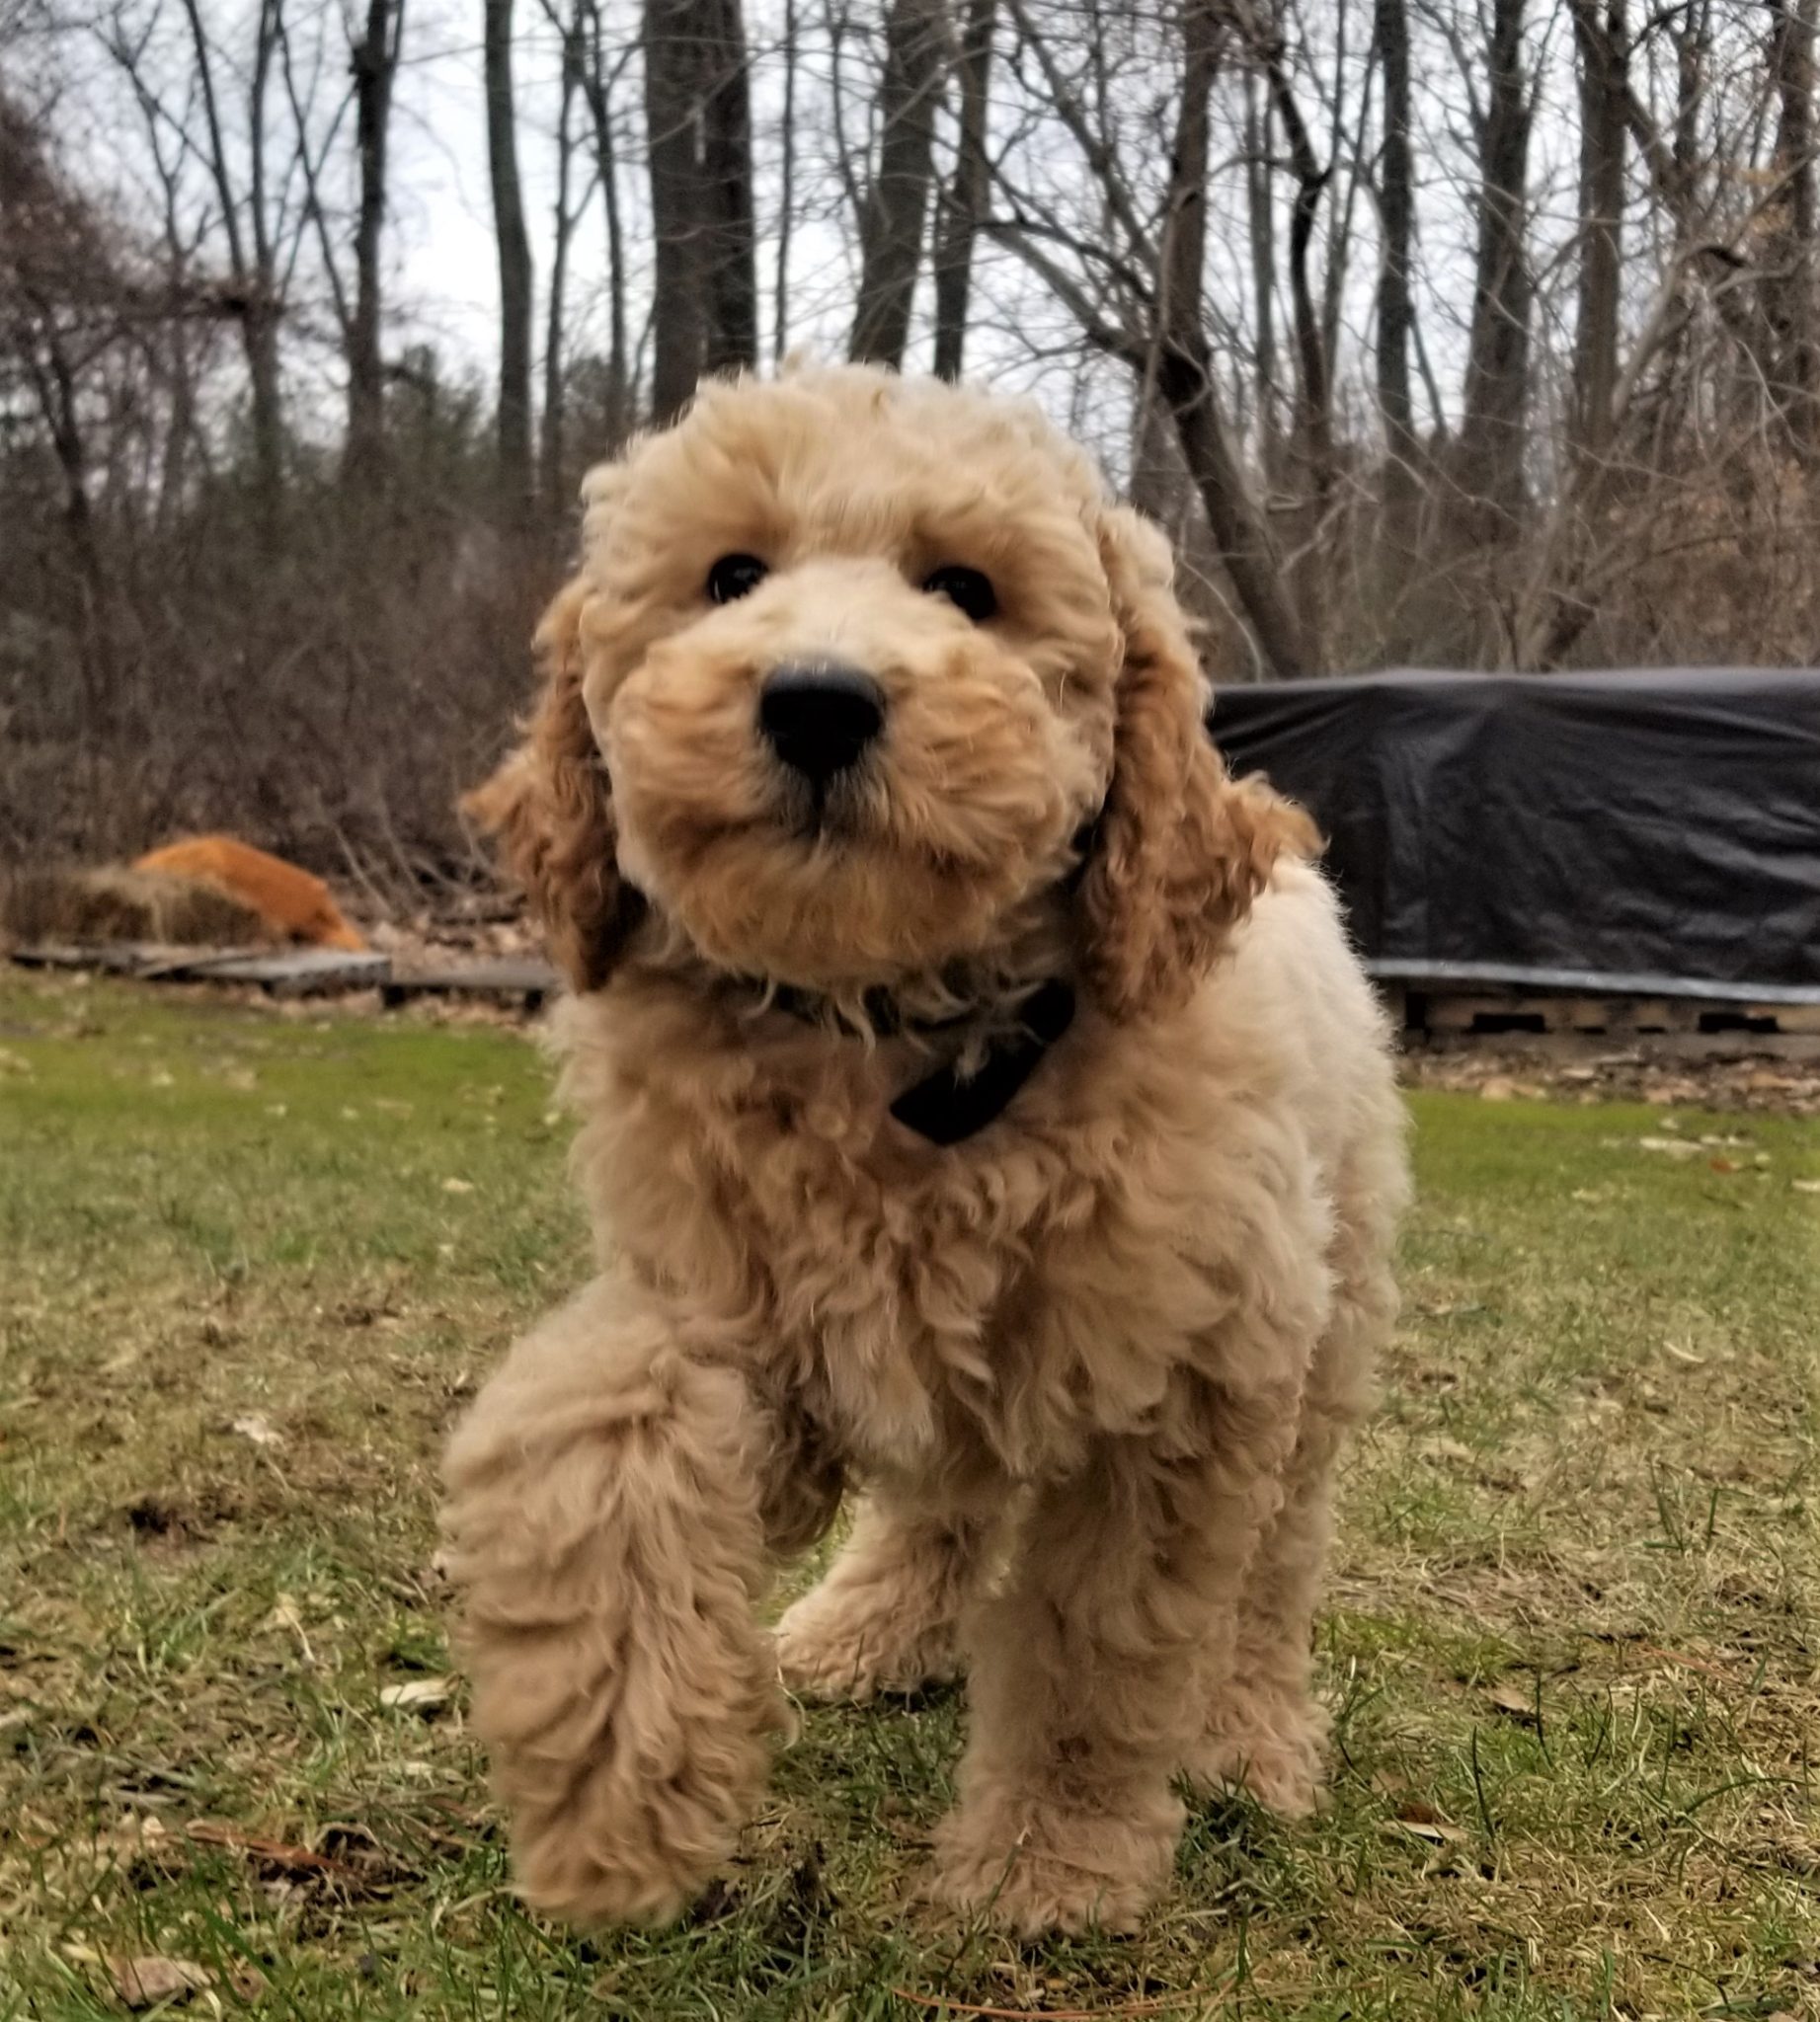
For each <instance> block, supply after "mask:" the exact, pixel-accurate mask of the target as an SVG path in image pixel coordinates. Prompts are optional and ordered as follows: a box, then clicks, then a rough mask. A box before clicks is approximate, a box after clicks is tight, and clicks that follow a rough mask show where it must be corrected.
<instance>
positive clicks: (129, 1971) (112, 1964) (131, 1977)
mask: <svg viewBox="0 0 1820 2022" xmlns="http://www.w3.org/2000/svg"><path fill="white" fill-rule="evenodd" d="M108 1976H109V1978H110V1979H111V1980H112V1981H113V1982H114V1991H115V1992H116V1993H117V1994H119V1997H120V1999H121V2000H122V2001H124V2002H125V2003H126V2005H127V2007H129V2008H155V2007H156V2006H157V2005H158V2003H159V2002H160V2001H169V2000H173V1999H175V1998H177V1997H179V1996H181V1995H183V1994H193V1993H198V1992H199V1991H200V1990H201V1989H202V1988H203V1987H205V1986H206V1985H207V1984H208V1974H207V1972H206V1970H205V1969H204V1968H202V1967H200V1966H198V1964H197V1963H196V1961H195V1960H194V1959H165V1958H161V1957H160V1956H158V1955H157V1954H156V1953H150V1954H147V1955H146V1956H145V1957H143V1958H139V1959H122V1958H119V1956H117V1955H114V1954H110V1955H109V1958H108Z"/></svg>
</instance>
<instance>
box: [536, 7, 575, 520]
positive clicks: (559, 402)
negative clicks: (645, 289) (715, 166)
mask: <svg viewBox="0 0 1820 2022" xmlns="http://www.w3.org/2000/svg"><path fill="white" fill-rule="evenodd" d="M562 35H563V53H562V85H561V97H560V99H559V101H558V104H557V112H556V202H555V206H554V209H553V212H552V215H551V219H550V229H551V235H552V245H551V251H550V299H549V303H548V306H547V308H546V311H545V316H544V330H543V429H542V437H541V441H540V444H539V451H538V462H539V465H540V466H541V468H542V473H543V501H544V510H545V511H546V512H547V513H548V514H549V516H550V518H551V519H552V521H555V520H559V519H560V518H561V516H562V511H563V506H564V505H565V503H566V501H565V498H564V482H565V481H564V476H563V421H564V416H563V405H564V377H563V341H564V334H565V317H566V313H567V309H568V293H569V245H570V241H571V240H572V239H573V238H574V236H575V224H576V220H575V214H574V212H573V211H571V209H570V208H569V180H570V174H569V172H570V167H571V162H572V157H573V156H574V153H575V142H574V140H573V138H572V137H571V134H570V130H569V118H570V115H571V113H572V112H573V111H574V108H575V96H576V93H577V92H578V91H579V90H580V89H581V83H582V23H581V8H580V6H579V4H578V5H577V7H576V9H575V12H574V13H573V14H572V15H571V16H570V19H569V21H568V22H567V23H566V24H565V25H564V28H563V32H562Z"/></svg>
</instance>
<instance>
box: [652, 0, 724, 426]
mask: <svg viewBox="0 0 1820 2022" xmlns="http://www.w3.org/2000/svg"><path fill="white" fill-rule="evenodd" d="M695 16H696V0H645V32H644V40H645V126H646V132H647V136H648V140H647V145H648V149H649V154H650V161H651V226H652V238H653V241H654V253H655V258H656V267H657V277H656V285H655V289H654V299H653V302H652V312H651V313H652V333H653V338H654V341H655V356H654V361H653V366H652V378H651V410H652V419H653V420H654V421H657V422H667V421H669V420H670V419H671V418H672V417H673V416H674V415H675V414H676V413H678V412H679V411H680V409H681V408H682V406H683V404H684V403H685V402H686V401H687V400H688V398H689V396H690V395H691V394H692V393H693V392H694V391H695V382H696V380H697V379H699V378H700V377H701V362H702V358H703V357H704V355H705V354H706V351H707V338H708V301H707V289H706V267H707V262H706V259H705V257H704V249H703V247H702V243H701V218H702V212H703V209H704V208H705V206H704V204H703V201H702V195H701V189H700V184H701V163H700V159H699V156H698V154H697V151H696V144H695V126H696V117H697V108H696V91H695V79H696V75H697V71H698V68H699V57H698V54H697V50H696V46H695V41H696V22H695Z"/></svg>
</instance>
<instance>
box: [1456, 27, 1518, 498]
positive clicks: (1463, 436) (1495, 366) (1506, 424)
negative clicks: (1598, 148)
mask: <svg viewBox="0 0 1820 2022" xmlns="http://www.w3.org/2000/svg"><path fill="white" fill-rule="evenodd" d="M1524 5H1525V0H1493V11H1492V26H1491V46H1490V49H1489V51H1488V55H1489V59H1490V62H1489V68H1490V73H1491V89H1490V94H1489V99H1488V103H1487V106H1486V110H1485V116H1484V119H1483V122H1482V125H1481V127H1480V131H1479V198H1478V264H1477V272H1476V275H1475V279H1474V284H1473V295H1472V327H1471V333H1470V336H1469V338H1468V340H1467V351H1466V375H1465V377H1466V383H1465V400H1464V414H1463V416H1462V420H1461V426H1460V464H1461V478H1462V483H1463V485H1464V489H1465V490H1466V491H1467V492H1468V493H1469V494H1470V495H1471V496H1472V497H1473V498H1474V499H1476V500H1478V501H1480V502H1481V503H1482V505H1483V506H1485V507H1486V508H1488V509H1489V512H1490V515H1491V521H1490V525H1489V526H1487V527H1481V529H1480V531H1481V532H1484V533H1489V532H1490V530H1491V528H1493V527H1499V528H1503V529H1506V530H1508V528H1509V527H1510V526H1511V525H1513V524H1514V523H1515V522H1516V521H1517V520H1518V519H1519V518H1520V516H1521V514H1522V510H1523V505H1524V496H1525V483H1524V448H1525V430H1526V425H1527V422H1528V418H1529V401H1530V310H1531V301H1532V295H1533V286H1532V281H1531V275H1530V265H1529V197H1528V188H1529V163H1530V128H1531V124H1532V119H1533V116H1534V113H1535V101H1534V98H1533V97H1532V95H1531V91H1530V80H1529V76H1528V73H1527V72H1526V70H1525V68H1524V53H1523V11H1524Z"/></svg>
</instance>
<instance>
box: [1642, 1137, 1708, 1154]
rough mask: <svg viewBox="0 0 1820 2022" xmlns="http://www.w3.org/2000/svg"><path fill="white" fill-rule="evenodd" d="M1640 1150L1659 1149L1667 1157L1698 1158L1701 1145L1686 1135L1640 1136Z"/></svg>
mask: <svg viewBox="0 0 1820 2022" xmlns="http://www.w3.org/2000/svg"><path fill="white" fill-rule="evenodd" d="M1636 1145H1637V1149H1638V1150H1639V1151H1659V1152H1661V1153H1662V1154H1663V1156H1664V1157H1666V1158H1698V1157H1699V1156H1700V1152H1701V1147H1700V1146H1699V1145H1698V1144H1693V1143H1690V1142H1689V1141H1688V1139H1687V1138H1685V1137H1639V1138H1638V1139H1637V1140H1636Z"/></svg>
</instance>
